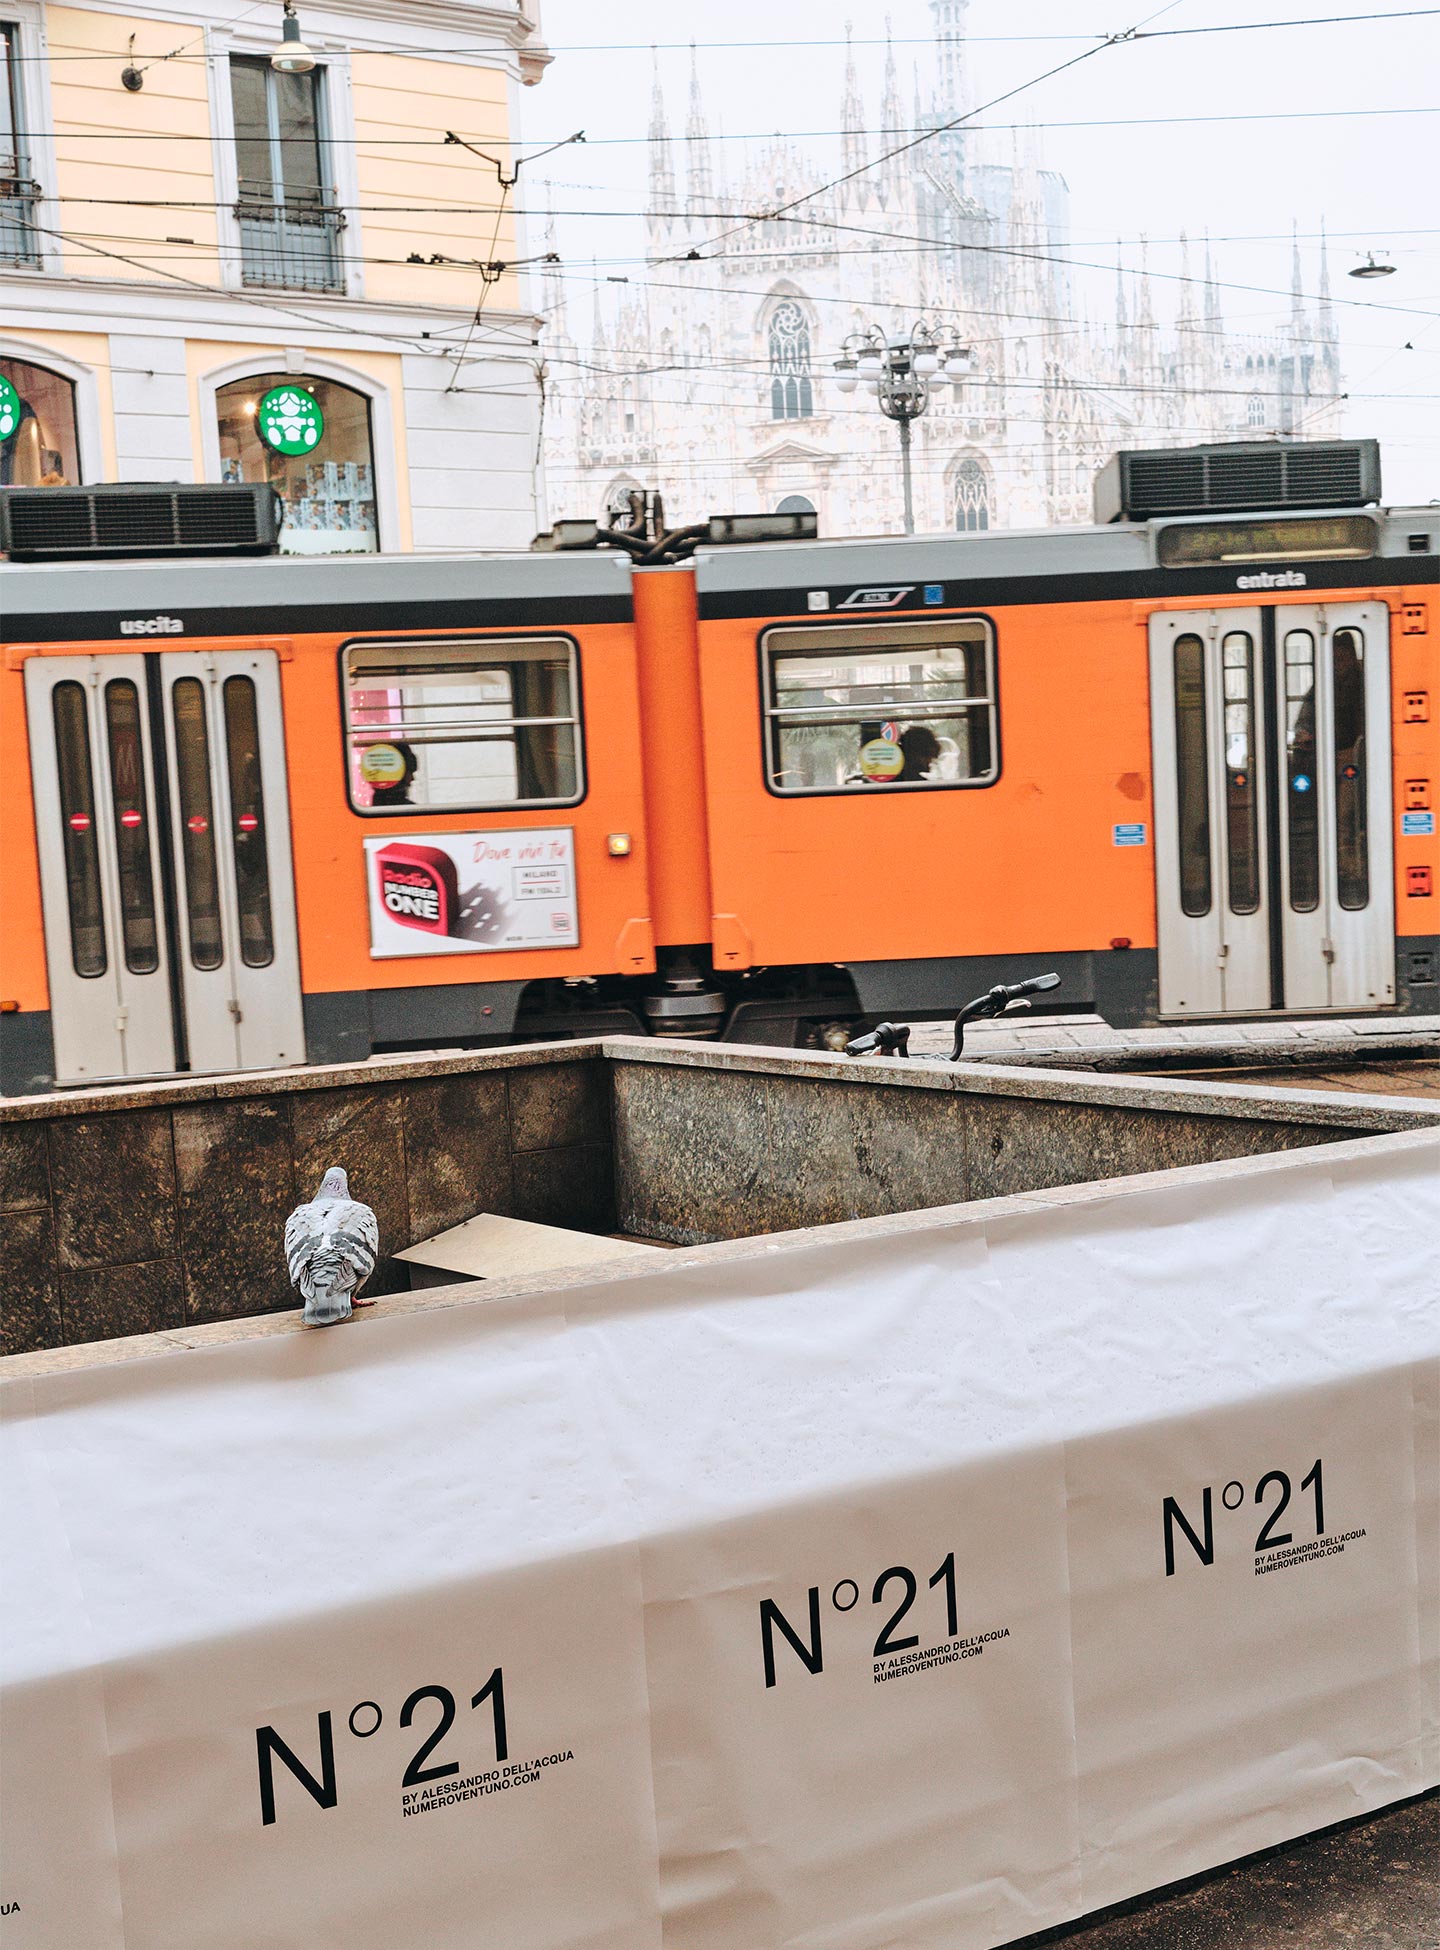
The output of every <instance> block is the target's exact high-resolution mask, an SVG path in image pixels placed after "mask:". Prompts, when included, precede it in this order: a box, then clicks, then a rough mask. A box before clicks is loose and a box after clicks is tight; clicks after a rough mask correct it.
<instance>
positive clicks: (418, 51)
mask: <svg viewBox="0 0 1440 1950" xmlns="http://www.w3.org/2000/svg"><path fill="white" fill-rule="evenodd" d="M268 4H269V0H256V5H255V6H253V7H248V8H247V9H246V10H245V12H244V13H242V14H238V15H236V16H235V17H234V18H233V19H231V20H228V21H221V22H219V23H217V24H218V25H220V26H222V27H229V26H234V25H236V24H237V22H238V21H241V20H245V19H247V18H248V17H249V15H250V14H252V13H255V12H257V11H258V10H259V8H260V7H261V6H264V5H268ZM1169 11H1170V9H1169V8H1168V7H1164V8H1161V10H1160V12H1161V13H1168V12H1169ZM1434 14H1440V7H1403V8H1398V9H1389V10H1386V11H1384V12H1379V13H1361V14H1311V15H1305V16H1301V17H1300V18H1297V19H1293V20H1239V21H1216V22H1215V23H1214V24H1213V25H1211V26H1207V27H1161V28H1157V29H1154V30H1153V31H1143V29H1132V30H1129V31H1127V32H1126V33H1124V34H1122V35H1119V36H1117V35H1114V34H1111V33H1107V32H1105V31H1103V30H1095V31H1092V32H1088V33H1084V34H1079V33H1076V34H967V35H966V36H965V39H966V40H967V41H968V42H971V43H972V44H974V45H976V46H982V45H983V46H1002V45H1009V46H1021V45H1028V44H1030V43H1032V42H1033V43H1036V44H1049V45H1052V46H1053V45H1063V44H1065V43H1071V44H1073V43H1074V42H1076V41H1088V42H1090V43H1091V46H1090V47H1088V48H1087V49H1086V50H1085V51H1086V52H1087V53H1098V52H1099V50H1100V49H1101V48H1102V47H1107V46H1110V45H1112V44H1113V43H1114V42H1115V41H1116V40H1117V39H1126V40H1147V41H1154V40H1169V39H1172V38H1174V37H1176V36H1178V35H1182V34H1248V33H1259V32H1262V31H1265V30H1268V29H1272V28H1284V27H1345V26H1350V25H1353V24H1355V23H1358V22H1364V21H1376V20H1424V19H1426V18H1428V17H1430V16H1431V15H1434ZM1149 18H1150V19H1151V20H1156V19H1158V18H1159V15H1158V14H1151V15H1150V16H1149ZM847 44H848V45H851V46H854V47H886V46H890V47H933V46H934V45H935V42H934V37H933V36H932V35H923V34H922V35H902V36H900V37H898V38H894V39H892V38H890V37H889V36H887V37H886V38H885V39H883V40H881V39H869V40H856V41H852V42H849V43H847V42H845V41H840V40H816V39H813V38H807V39H801V40H763V41H757V40H746V41H571V42H549V41H542V42H541V43H540V45H541V46H543V47H544V49H545V51H546V53H547V54H552V55H559V54H651V53H662V54H683V53H688V52H689V51H690V49H692V48H694V49H696V50H697V51H699V52H701V53H706V54H709V53H717V54H723V53H725V52H726V51H727V50H728V49H734V50H736V51H737V52H740V53H745V52H747V51H749V50H752V49H763V48H813V47H845V46H846V45H847ZM194 46H195V41H187V42H185V43H184V45H183V48H179V49H176V51H175V52H174V53H173V54H161V55H153V56H150V57H147V58H148V59H149V60H150V61H152V62H155V61H174V60H179V59H181V58H184V59H186V60H195V61H203V60H205V59H207V58H208V57H207V56H205V55H203V54H199V55H192V54H190V53H188V49H190V48H192V47H194ZM358 51H359V52H360V53H362V54H394V55H401V56H408V57H410V58H411V59H413V60H417V61H429V60H435V59H437V58H439V57H441V56H444V55H449V54H471V55H473V54H474V53H476V51H477V49H476V44H475V42H474V41H472V42H470V43H469V44H468V45H467V46H464V47H376V46H373V45H370V44H368V43H367V44H366V45H365V46H363V47H360V48H359V50H358ZM15 58H18V59H20V60H26V61H39V60H46V59H48V60H49V61H50V62H51V63H52V64H53V63H54V62H56V61H123V60H124V59H125V58H126V57H125V50H124V49H123V48H116V49H114V50H111V51H97V52H90V51H87V52H86V53H84V54H50V55H49V56H48V57H47V56H45V55H37V54H21V55H19V56H18V57H15Z"/></svg>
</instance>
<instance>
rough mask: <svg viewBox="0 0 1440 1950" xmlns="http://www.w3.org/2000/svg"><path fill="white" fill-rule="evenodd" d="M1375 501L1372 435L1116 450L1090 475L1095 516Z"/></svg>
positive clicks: (1132, 517)
mask: <svg viewBox="0 0 1440 1950" xmlns="http://www.w3.org/2000/svg"><path fill="white" fill-rule="evenodd" d="M1379 499H1380V443H1379V441H1378V440H1294V441H1285V440H1244V441H1234V442H1231V443H1229V444H1227V445H1225V446H1216V447H1160V448H1151V449H1144V450H1138V451H1136V452H1132V453H1120V454H1115V455H1114V456H1113V457H1112V458H1111V459H1110V460H1108V461H1107V462H1106V463H1105V465H1104V467H1102V468H1101V470H1100V472H1099V473H1098V474H1097V475H1096V477H1095V519H1096V521H1149V520H1151V519H1152V518H1153V517H1154V516H1156V515H1208V514H1219V513H1227V514H1241V513H1244V514H1269V513H1278V512H1280V511H1281V510H1283V509H1286V508H1363V507H1365V506H1367V505H1368V504H1369V503H1371V502H1374V501H1378V500H1379Z"/></svg>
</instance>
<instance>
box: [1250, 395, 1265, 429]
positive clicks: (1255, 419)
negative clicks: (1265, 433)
mask: <svg viewBox="0 0 1440 1950" xmlns="http://www.w3.org/2000/svg"><path fill="white" fill-rule="evenodd" d="M1245 424H1246V426H1247V427H1263V426H1264V424H1265V402H1264V400H1263V399H1261V397H1260V395H1259V394H1258V393H1252V394H1251V395H1250V397H1249V399H1248V400H1247V401H1246V402H1245Z"/></svg>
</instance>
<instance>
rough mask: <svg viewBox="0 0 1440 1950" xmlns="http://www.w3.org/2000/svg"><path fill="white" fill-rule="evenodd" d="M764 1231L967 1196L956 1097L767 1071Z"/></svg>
mask: <svg viewBox="0 0 1440 1950" xmlns="http://www.w3.org/2000/svg"><path fill="white" fill-rule="evenodd" d="M767 1110H768V1115H769V1132H768V1144H767V1151H766V1157H767V1166H768V1169H767V1175H766V1176H767V1182H766V1186H765V1192H764V1197H763V1199H762V1200H761V1202H760V1214H761V1215H763V1218H764V1220H765V1223H764V1225H763V1226H761V1225H757V1226H756V1227H755V1228H754V1229H755V1230H759V1231H767V1232H773V1231H777V1230H779V1229H781V1228H786V1227H792V1226H810V1225H833V1224H835V1223H836V1222H837V1221H839V1220H842V1219H869V1218H877V1217H879V1216H881V1215H882V1214H884V1213H889V1212H908V1211H913V1210H915V1209H917V1208H918V1207H921V1206H926V1205H950V1204H954V1203H956V1202H957V1201H959V1200H961V1199H963V1198H964V1197H965V1196H966V1189H965V1188H966V1168H965V1111H964V1100H963V1099H962V1098H958V1097H955V1096H953V1095H951V1094H950V1093H949V1092H948V1091H939V1090H913V1091H912V1090H897V1089H895V1088H893V1087H892V1086H886V1085H877V1084H871V1085H863V1084H856V1085H841V1086H839V1087H835V1086H830V1087H826V1086H823V1085H822V1086H821V1087H820V1088H819V1089H817V1088H816V1087H815V1086H814V1085H813V1084H811V1083H808V1082H806V1081H804V1080H803V1079H800V1078H795V1079H790V1078H783V1077H773V1078H771V1079H770V1080H769V1091H768V1095H767Z"/></svg>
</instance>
